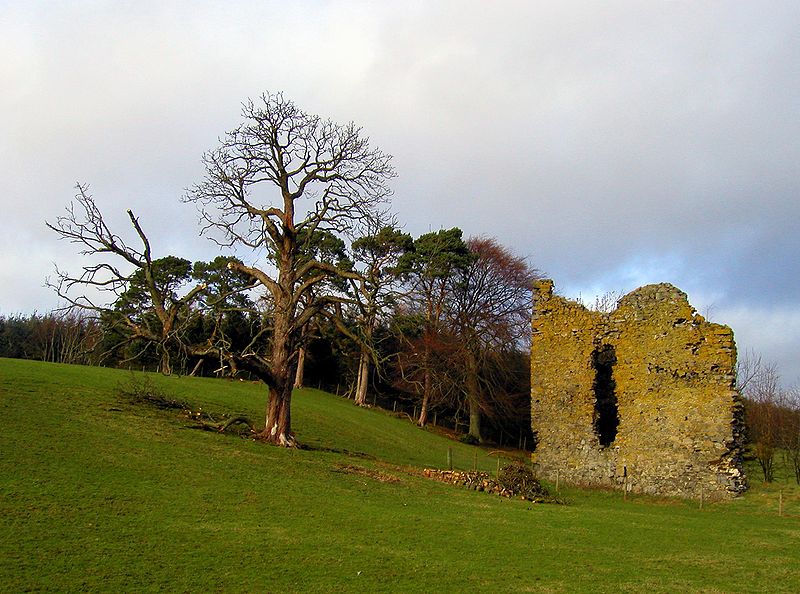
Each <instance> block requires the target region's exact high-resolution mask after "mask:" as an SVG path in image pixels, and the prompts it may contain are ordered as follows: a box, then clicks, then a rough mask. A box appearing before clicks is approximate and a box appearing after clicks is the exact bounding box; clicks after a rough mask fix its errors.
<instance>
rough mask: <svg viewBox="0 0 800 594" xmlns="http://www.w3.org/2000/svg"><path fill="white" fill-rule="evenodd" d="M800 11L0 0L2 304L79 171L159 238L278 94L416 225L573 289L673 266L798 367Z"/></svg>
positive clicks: (188, 248) (767, 350)
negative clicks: (249, 113)
mask: <svg viewBox="0 0 800 594" xmlns="http://www.w3.org/2000/svg"><path fill="white" fill-rule="evenodd" d="M799 31H800V3H798V2H797V1H796V0H791V1H786V2H779V1H769V0H765V1H763V2H752V1H742V2H738V1H721V0H720V1H702V0H701V1H696V0H695V1H687V2H666V1H665V2H660V1H652V0H640V1H613V0H612V1H607V2H589V1H584V2H549V1H548V2H539V1H510V0H493V1H492V2H487V1H471V0H451V1H440V0H428V1H415V0H406V1H403V2H388V1H387V2H377V1H375V2H367V1H362V2H356V1H336V0H330V1H296V2H285V1H280V2H270V1H264V0H260V1H254V2H236V1H231V2H226V3H222V2H202V1H193V2H173V1H170V0H159V1H150V0H137V1H124V0H118V1H114V2H104V1H101V0H93V1H90V0H72V1H69V2H67V1H63V2H46V1H39V2H31V1H30V0H25V1H16V0H0V32H2V33H1V34H0V89H2V91H0V205H1V206H2V216H0V315H11V314H16V313H30V312H33V311H39V312H44V311H49V310H51V309H52V308H54V307H56V306H57V305H58V301H57V299H56V296H55V294H54V293H53V291H52V290H50V289H48V288H46V287H45V286H44V285H45V278H46V277H48V276H51V277H52V276H53V271H54V267H55V265H58V266H59V268H63V269H66V270H69V271H75V270H77V269H78V268H79V267H80V265H81V259H80V256H79V254H78V253H77V252H76V249H75V246H73V245H70V244H68V243H65V242H63V241H59V240H58V238H57V237H56V235H55V234H54V233H53V232H52V231H49V230H48V229H47V228H46V227H45V224H44V222H45V221H46V220H47V221H54V220H55V218H56V217H57V216H59V215H60V214H62V213H63V212H64V208H65V207H66V206H67V205H68V204H69V202H70V201H71V200H72V198H73V196H74V194H75V189H74V186H75V184H76V183H77V182H81V183H86V184H89V185H90V187H91V192H92V194H93V196H94V198H95V200H96V201H97V203H98V205H99V206H100V208H101V210H102V211H103V212H104V214H105V217H106V219H107V221H108V223H109V225H110V226H111V227H112V228H113V229H114V230H115V231H118V232H119V233H120V234H125V233H127V231H128V229H127V227H126V222H127V221H126V215H125V211H126V209H128V208H130V209H132V210H133V211H134V212H135V213H136V215H137V216H139V218H140V220H141V222H142V225H143V226H144V228H145V229H146V230H147V232H148V234H149V235H150V237H151V239H152V242H153V244H154V246H155V250H156V252H158V253H159V254H160V255H167V254H174V255H178V256H182V257H185V258H187V259H190V260H200V259H210V258H213V257H214V256H215V255H217V254H218V253H219V251H218V249H217V248H216V247H215V246H214V245H213V244H212V243H210V242H209V241H208V240H207V239H206V238H203V237H200V236H199V227H198V220H197V213H196V211H195V210H194V207H193V206H192V205H189V204H185V203H183V202H181V197H182V196H183V195H184V194H185V192H186V189H187V188H189V187H191V186H192V185H193V184H195V183H198V182H199V181H200V180H201V179H202V173H203V170H202V164H201V157H202V154H203V153H204V152H205V151H208V150H211V149H213V148H215V147H216V146H217V144H218V139H219V138H220V137H221V136H223V135H224V134H225V132H226V131H228V130H230V129H232V128H234V127H236V126H237V125H238V124H239V123H240V122H241V104H242V102H244V101H245V100H247V99H248V98H257V97H258V96H259V95H260V94H261V93H263V92H264V91H272V92H275V91H283V92H284V94H285V95H286V96H287V97H288V98H290V99H292V100H293V101H295V102H296V103H297V104H298V105H299V106H300V107H301V108H303V109H304V110H306V111H308V112H311V113H315V114H319V115H321V116H323V117H326V118H331V119H332V120H334V121H337V122H340V123H347V122H350V121H353V122H355V123H356V124H358V125H359V126H361V127H363V129H364V133H365V134H366V135H368V136H369V137H370V139H371V143H372V144H373V145H374V146H377V147H380V148H381V149H382V150H384V151H386V152H388V153H390V154H392V155H393V156H394V161H393V163H394V166H395V168H396V170H397V173H398V176H397V178H396V179H394V180H393V183H392V187H393V189H394V196H393V199H392V207H393V210H394V211H395V212H396V214H397V217H398V219H399V221H400V223H401V224H402V225H403V227H404V228H405V230H406V231H408V232H410V233H412V234H413V235H415V236H417V235H419V234H422V233H426V232H428V231H432V230H433V231H435V230H438V229H442V228H450V227H460V228H461V229H463V231H464V233H465V235H466V236H479V235H484V236H492V237H495V238H497V239H498V240H499V241H500V242H501V243H503V244H504V245H506V246H508V247H509V248H511V249H512V250H513V251H515V252H516V253H517V254H519V255H522V256H526V257H528V258H529V260H530V262H531V264H532V265H534V266H535V267H536V268H538V269H540V270H542V271H543V272H544V273H545V274H546V275H547V276H548V277H550V278H552V279H554V281H555V283H556V287H557V290H558V291H559V292H560V293H561V294H563V295H566V296H568V297H573V298H576V297H580V298H582V299H583V300H584V301H586V302H592V301H593V300H594V297H595V296H596V295H598V294H603V293H606V292H610V291H614V292H617V293H625V292H628V291H631V290H633V289H635V288H636V287H639V286H641V285H644V284H648V283H654V282H669V283H672V284H674V285H676V286H677V287H679V288H681V289H682V290H684V291H685V292H686V293H687V294H688V296H689V299H690V301H691V303H692V305H694V307H695V308H696V309H697V310H698V311H699V312H700V313H701V314H703V315H706V317H708V318H709V319H711V320H713V321H715V322H719V323H724V324H727V325H730V326H731V327H732V328H733V329H734V332H735V336H736V340H737V344H738V347H739V352H740V356H741V355H743V354H745V353H757V354H760V355H761V356H762V357H763V358H764V360H767V361H771V362H774V363H775V364H776V365H777V366H778V368H779V370H780V372H781V375H782V378H783V381H784V383H785V384H786V385H790V384H794V383H798V382H800V257H798V255H800V232H798V228H797V227H798V222H800V33H798V32H799Z"/></svg>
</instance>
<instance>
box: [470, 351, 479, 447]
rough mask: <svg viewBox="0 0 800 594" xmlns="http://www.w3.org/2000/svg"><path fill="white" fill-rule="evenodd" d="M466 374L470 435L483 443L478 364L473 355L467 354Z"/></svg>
mask: <svg viewBox="0 0 800 594" xmlns="http://www.w3.org/2000/svg"><path fill="white" fill-rule="evenodd" d="M466 373H467V377H466V389H467V405H468V406H469V434H470V435H471V436H472V437H474V438H476V439H477V440H478V441H481V442H482V441H483V439H482V438H481V401H480V387H479V384H478V362H477V360H476V358H475V355H474V354H473V353H467V361H466Z"/></svg>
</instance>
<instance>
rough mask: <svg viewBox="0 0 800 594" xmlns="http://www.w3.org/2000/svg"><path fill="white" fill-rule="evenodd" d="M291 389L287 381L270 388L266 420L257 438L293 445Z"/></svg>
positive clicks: (281, 444)
mask: <svg viewBox="0 0 800 594" xmlns="http://www.w3.org/2000/svg"><path fill="white" fill-rule="evenodd" d="M291 405H292V389H291V387H290V385H289V384H288V383H286V384H285V385H284V387H283V388H282V389H281V388H277V389H276V388H270V390H269V405H268V406H267V422H266V424H265V426H264V431H262V432H261V433H259V434H258V438H259V439H262V440H264V441H266V442H269V443H273V444H275V445H279V446H282V447H289V448H291V447H294V446H296V445H297V442H296V441H295V438H294V433H292V413H291Z"/></svg>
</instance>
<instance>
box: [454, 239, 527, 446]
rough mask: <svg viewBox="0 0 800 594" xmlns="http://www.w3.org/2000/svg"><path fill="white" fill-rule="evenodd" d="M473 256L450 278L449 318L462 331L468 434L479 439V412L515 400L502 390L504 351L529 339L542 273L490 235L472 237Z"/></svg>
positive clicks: (460, 336)
mask: <svg viewBox="0 0 800 594" xmlns="http://www.w3.org/2000/svg"><path fill="white" fill-rule="evenodd" d="M467 246H468V248H469V250H470V252H471V253H472V254H473V259H472V261H471V262H470V263H469V264H468V265H467V266H465V267H463V268H460V269H459V270H458V272H457V276H456V281H455V282H454V283H453V284H452V304H451V306H450V307H451V312H450V316H449V317H450V321H451V324H452V328H453V333H454V334H456V335H457V336H458V337H459V345H460V349H459V350H460V360H461V362H462V369H463V374H464V384H463V390H462V392H463V396H464V399H465V403H466V407H467V409H468V410H469V419H470V423H469V434H470V435H472V436H473V437H475V438H476V439H479V440H480V439H481V417H482V416H483V415H485V414H486V413H487V412H494V411H496V410H498V409H500V408H502V407H503V406H506V405H510V403H512V402H513V401H514V399H513V398H509V397H508V396H509V395H508V394H506V393H504V391H503V386H505V385H507V382H504V381H497V380H498V376H502V375H503V374H504V373H506V372H510V369H508V368H507V366H505V365H504V364H503V363H504V361H509V360H510V359H509V358H507V357H505V356H504V354H505V353H508V352H510V351H515V350H519V349H520V348H524V345H526V344H528V340H529V339H530V318H531V307H532V305H531V290H532V283H533V281H534V280H535V279H536V278H538V276H539V273H538V272H537V271H536V270H535V269H533V268H531V266H530V265H529V264H528V263H527V261H526V260H525V258H521V257H519V256H516V255H514V254H513V253H512V252H511V251H510V250H508V249H507V248H505V247H504V246H502V245H500V244H499V243H498V242H497V240H495V239H491V238H484V237H479V238H471V239H469V240H468V241H467Z"/></svg>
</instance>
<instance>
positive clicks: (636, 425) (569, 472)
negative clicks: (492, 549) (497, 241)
mask: <svg viewBox="0 0 800 594" xmlns="http://www.w3.org/2000/svg"><path fill="white" fill-rule="evenodd" d="M532 331H533V340H532V346H531V416H532V419H531V420H532V428H533V431H534V433H535V434H536V435H537V447H536V452H535V454H534V458H535V461H536V462H537V464H538V467H539V474H540V476H543V477H546V478H550V479H551V480H552V479H554V478H555V475H556V473H558V474H559V477H560V479H561V480H564V481H568V482H573V483H583V484H599V485H614V486H619V487H620V488H622V487H625V488H627V489H629V490H630V491H635V492H642V493H651V494H660V495H678V496H683V497H701V496H706V497H714V496H717V497H720V496H730V495H735V494H737V493H740V492H742V491H744V490H745V489H746V488H747V481H746V478H745V475H744V472H743V470H742V456H741V455H742V403H741V398H740V396H739V394H738V393H737V391H736V389H735V372H734V369H735V366H736V347H735V344H734V340H733V332H732V331H731V329H730V328H728V327H727V326H722V325H719V324H712V323H709V322H706V321H705V320H704V319H703V318H702V316H699V315H698V314H697V313H696V312H695V311H694V309H693V308H692V306H691V305H689V302H688V300H687V298H686V294H685V293H683V292H682V291H680V290H679V289H677V288H675V287H673V286H672V285H669V284H658V285H648V286H645V287H641V288H640V289H637V290H635V291H633V292H631V293H629V294H628V295H626V296H625V297H623V298H622V299H621V300H620V302H619V304H618V306H617V309H616V310H615V311H613V312H611V313H600V312H596V311H591V310H588V309H586V308H585V307H583V306H582V305H581V304H579V303H577V302H574V301H570V300H568V299H564V298H562V297H559V296H557V295H554V294H553V282H552V281H550V280H543V281H539V282H537V283H536V284H535V286H534V314H533V325H532Z"/></svg>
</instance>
